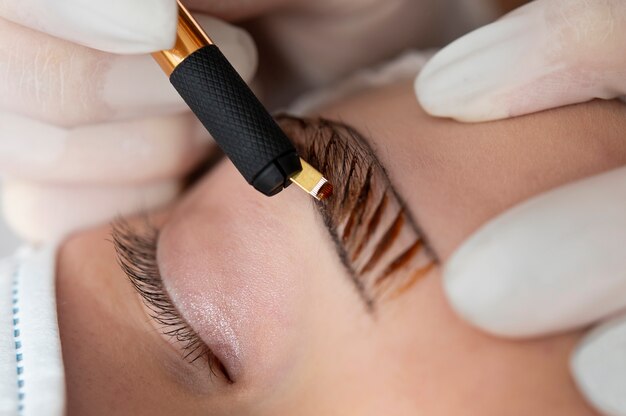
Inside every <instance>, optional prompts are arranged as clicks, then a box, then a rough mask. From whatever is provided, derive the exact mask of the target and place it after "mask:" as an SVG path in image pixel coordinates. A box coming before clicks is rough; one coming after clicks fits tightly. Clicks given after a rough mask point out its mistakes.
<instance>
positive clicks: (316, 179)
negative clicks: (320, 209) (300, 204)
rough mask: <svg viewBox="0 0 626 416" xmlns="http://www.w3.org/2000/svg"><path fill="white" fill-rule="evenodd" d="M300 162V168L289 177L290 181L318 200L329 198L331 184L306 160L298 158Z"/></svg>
mask: <svg viewBox="0 0 626 416" xmlns="http://www.w3.org/2000/svg"><path fill="white" fill-rule="evenodd" d="M300 162H301V163H302V170H301V171H300V172H298V173H296V174H295V175H293V176H292V177H291V178H289V179H291V182H293V183H295V184H296V185H298V186H299V187H300V188H301V189H303V190H304V191H305V192H306V193H308V194H309V195H311V196H312V197H313V198H315V199H317V200H318V201H323V200H324V199H327V198H329V197H330V196H331V195H332V194H333V186H332V184H331V183H330V182H328V180H327V179H326V178H325V177H324V175H322V174H321V173H320V172H318V171H317V169H315V168H314V167H313V166H311V165H309V164H308V163H307V162H306V161H304V160H302V159H300Z"/></svg>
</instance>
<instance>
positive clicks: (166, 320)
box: [112, 219, 233, 384]
mask: <svg viewBox="0 0 626 416" xmlns="http://www.w3.org/2000/svg"><path fill="white" fill-rule="evenodd" d="M158 237H159V230H158V229H157V228H156V227H154V226H153V225H151V224H150V222H149V220H147V219H146V221H145V223H144V226H143V227H131V226H130V225H129V224H128V223H127V222H126V221H124V220H121V219H120V220H117V221H115V222H114V223H113V232H112V238H113V244H114V246H115V252H116V254H117V259H118V263H119V265H120V267H121V268H122V270H123V271H124V273H125V274H126V276H128V279H129V281H130V283H131V285H132V286H133V288H134V289H135V290H136V291H137V293H139V295H140V296H141V298H142V300H143V302H144V304H145V305H146V307H147V308H148V310H149V315H150V317H151V318H152V319H153V320H154V321H155V322H156V323H157V324H158V325H160V330H161V332H162V333H163V334H164V335H165V336H167V337H168V338H169V339H171V340H172V341H173V342H175V343H177V344H178V345H179V347H180V350H181V351H182V355H183V358H184V359H185V360H187V361H188V362H191V363H193V362H196V361H204V362H205V363H206V364H207V365H208V368H209V370H210V373H211V374H212V375H214V376H222V378H223V379H225V380H226V382H228V383H229V384H232V383H233V379H232V378H231V377H230V375H229V373H228V370H227V369H226V367H225V366H224V365H223V364H222V362H221V361H220V360H219V359H218V358H217V357H216V356H215V355H214V354H213V352H212V351H211V349H210V348H209V347H208V346H207V345H206V344H205V343H204V342H203V341H202V339H201V338H200V337H199V336H198V334H197V333H196V332H195V331H194V330H193V329H192V328H191V327H190V326H189V324H188V323H187V322H185V320H184V319H183V317H182V316H181V315H180V313H179V312H178V310H177V309H176V307H175V306H174V304H173V303H172V300H171V299H170V297H169V295H168V294H167V292H166V290H165V287H164V286H163V281H162V279H161V274H160V272H159V268H158V265H157V259H156V252H157V242H158Z"/></svg>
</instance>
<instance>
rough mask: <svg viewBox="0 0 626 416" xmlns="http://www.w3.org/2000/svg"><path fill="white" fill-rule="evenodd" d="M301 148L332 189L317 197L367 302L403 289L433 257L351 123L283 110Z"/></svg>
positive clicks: (288, 129) (289, 130) (287, 128)
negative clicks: (331, 193)
mask: <svg viewBox="0 0 626 416" xmlns="http://www.w3.org/2000/svg"><path fill="white" fill-rule="evenodd" d="M278 120H279V122H281V125H282V126H283V128H284V129H285V131H286V132H287V134H289V135H291V136H292V138H293V139H294V141H295V142H296V147H298V150H299V151H300V154H301V155H302V156H303V157H304V158H305V159H307V160H309V162H310V163H311V164H312V165H314V166H316V167H317V168H318V169H320V170H321V171H322V172H324V173H325V175H326V177H327V178H328V179H329V180H330V181H331V182H332V183H333V185H334V187H335V195H334V197H333V198H330V199H329V200H327V201H323V202H318V203H316V206H317V208H318V209H319V210H320V212H321V214H322V216H323V217H324V223H325V224H326V226H327V228H328V230H329V232H330V234H331V237H332V238H333V240H334V242H335V246H336V247H337V251H338V254H339V257H340V259H341V260H342V262H343V264H344V266H345V267H346V269H347V270H348V273H349V275H350V277H351V278H352V280H353V283H354V284H355V286H356V288H357V290H358V291H359V293H360V295H361V297H362V298H363V300H364V301H365V303H366V305H367V306H368V308H370V309H372V308H373V306H374V304H375V301H376V300H379V299H382V298H391V297H395V296H397V295H399V294H400V293H403V292H404V291H406V289H407V288H408V287H410V286H411V285H412V284H414V283H415V282H417V281H418V280H420V279H421V278H422V277H423V276H424V275H425V274H427V272H428V271H430V270H431V269H432V267H433V266H434V265H436V264H437V263H438V260H437V257H436V256H435V254H434V252H433V251H432V250H431V249H430V247H429V245H428V242H427V241H426V240H425V238H424V234H423V233H421V232H420V229H419V227H418V226H417V223H416V222H415V220H414V219H413V217H412V215H411V213H410V211H409V210H408V209H406V206H405V204H404V202H403V200H402V198H401V197H400V196H399V195H398V193H397V192H396V191H395V189H394V187H393V185H392V183H391V181H390V180H389V177H388V175H387V173H386V171H385V169H384V167H383V166H382V165H381V164H380V162H379V161H378V158H377V156H376V154H375V153H374V151H373V150H372V149H371V147H370V146H369V144H368V143H367V142H366V141H365V139H364V138H363V136H362V135H361V134H360V133H359V132H358V131H357V130H356V129H354V128H352V127H351V126H348V125H346V124H343V123H339V122H334V121H330V120H326V119H322V118H318V119H302V118H297V117H291V116H287V115H282V116H279V117H278Z"/></svg>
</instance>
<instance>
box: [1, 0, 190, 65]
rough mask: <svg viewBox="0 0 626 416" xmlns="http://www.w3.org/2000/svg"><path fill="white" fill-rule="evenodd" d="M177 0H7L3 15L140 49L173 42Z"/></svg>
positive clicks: (71, 36)
mask: <svg viewBox="0 0 626 416" xmlns="http://www.w3.org/2000/svg"><path fill="white" fill-rule="evenodd" d="M177 13H178V8H177V6H176V0H106V1H102V0H55V1H52V2H51V1H49V0H5V1H2V2H0V16H2V17H4V18H6V19H8V20H11V21H14V22H16V23H19V24H21V25H24V26H27V27H30V28H32V29H35V30H38V31H41V32H45V33H48V34H50V35H53V36H56V37H59V38H61V39H66V40H68V41H71V42H74V43H78V44H81V45H85V46H88V47H90V48H95V49H100V50H103V51H108V52H111V53H120V54H138V53H148V52H153V51H156V50H160V49H169V48H171V47H172V46H173V44H174V37H175V32H176V23H177Z"/></svg>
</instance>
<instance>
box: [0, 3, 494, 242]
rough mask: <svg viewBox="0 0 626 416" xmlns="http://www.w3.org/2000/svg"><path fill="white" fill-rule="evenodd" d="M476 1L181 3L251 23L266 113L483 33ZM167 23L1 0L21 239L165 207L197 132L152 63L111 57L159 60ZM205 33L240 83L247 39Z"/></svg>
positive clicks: (165, 6)
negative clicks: (424, 48) (474, 31)
mask: <svg viewBox="0 0 626 416" xmlns="http://www.w3.org/2000/svg"><path fill="white" fill-rule="evenodd" d="M482 1H484V0H469V1H468V0H419V1H417V0H390V1H385V2H379V1H374V0H342V1H336V0H320V1H316V2H307V1H300V0H258V1H254V2H251V1H248V0H231V1H222V0H195V1H193V0H189V1H188V3H189V6H191V8H192V9H193V10H196V11H203V12H206V13H209V14H212V15H217V16H220V17H222V18H228V19H248V20H249V19H252V20H254V23H253V25H252V26H251V27H253V28H254V29H255V33H256V35H258V37H259V39H260V40H261V42H262V44H264V45H266V49H265V50H266V51H268V52H271V55H269V56H267V57H265V59H264V61H265V62H268V61H269V65H268V66H267V68H269V70H270V71H269V72H271V74H270V76H269V77H267V76H266V77H263V81H264V83H263V85H264V87H265V92H266V95H267V96H268V97H269V98H270V100H269V101H270V103H274V104H277V103H281V102H285V100H286V99H288V98H289V97H291V96H293V94H294V93H296V92H297V91H298V90H301V89H303V88H306V87H312V86H317V85H320V84H323V83H326V82H327V81H330V80H332V79H335V78H336V77H339V76H341V75H343V74H344V73H346V72H349V71H352V70H353V69H354V68H356V67H358V66H361V65H365V64H369V63H371V62H375V61H377V60H379V59H381V58H385V57H387V56H389V55H393V54H394V53H396V52H397V51H399V50H402V49H405V48H407V47H409V46H419V45H431V44H435V43H440V42H443V41H446V40H449V39H451V38H453V37H455V36H458V35H460V34H461V33H463V32H464V31H466V30H468V29H469V28H471V27H475V26H476V25H478V24H481V23H484V22H486V21H487V20H488V19H490V18H491V17H492V16H493V15H492V11H491V10H490V8H489V7H488V6H485V4H481V3H482ZM465 3H467V4H465ZM206 19H208V18H206ZM176 21H177V7H176V0H107V1H94V0H55V1H50V0H0V50H2V51H3V53H2V54H0V173H2V174H3V175H4V176H5V177H6V178H8V180H7V181H6V184H5V186H4V194H5V195H4V198H3V200H4V205H5V206H4V211H5V214H6V216H7V217H8V220H9V222H10V223H11V225H12V226H13V227H14V228H16V229H17V231H18V232H19V234H20V235H22V236H23V237H26V238H27V239H29V240H33V241H38V240H42V239H45V240H49V239H54V238H57V237H59V236H61V235H65V234H66V233H67V232H68V231H71V230H74V229H76V228H80V227H83V226H88V225H91V224H94V223H97V222H102V221H106V220H108V219H109V218H110V217H111V216H112V215H115V214H119V213H128V212H132V211H135V210H137V209H138V208H149V207H152V206H154V205H157V204H160V203H163V202H164V201H167V200H169V199H170V198H171V197H172V196H173V195H175V193H176V191H177V181H176V179H177V178H178V177H180V176H181V175H182V174H183V173H184V172H186V171H188V170H189V169H190V167H191V166H193V164H194V162H196V161H197V159H198V157H199V156H201V154H202V149H204V147H205V146H206V141H205V139H206V137H205V136H206V133H205V132H204V130H203V129H202V128H200V127H199V126H198V125H197V123H196V122H194V120H193V116H191V115H190V114H189V113H187V112H186V107H185V106H184V105H183V103H182V100H180V99H179V98H178V96H177V94H176V93H175V92H174V90H173V88H171V87H170V86H169V83H168V82H167V79H166V78H165V76H164V75H163V74H162V73H161V72H160V70H159V68H158V66H157V65H156V64H155V63H154V62H152V60H151V58H149V57H148V56H122V55H111V54H109V53H116V54H137V53H146V52H151V51H154V50H159V49H167V48H170V47H171V46H172V44H173V41H174V36H175V25H176ZM203 22H204V23H207V25H208V27H207V32H208V33H209V34H210V35H211V36H212V37H213V39H214V40H215V41H216V43H217V44H218V45H219V46H220V47H221V48H222V49H223V50H224V51H225V53H226V55H227V56H228V57H229V59H230V60H231V61H232V62H233V64H234V65H235V66H236V67H237V68H238V69H239V70H240V72H242V75H243V76H244V78H246V79H250V78H251V76H252V74H253V73H254V72H255V67H256V55H255V50H254V47H253V46H252V43H251V42H250V38H249V37H248V36H247V35H246V34H245V33H243V32H241V31H238V30H236V29H234V28H232V27H230V26H226V25H224V24H222V23H220V22H217V21H215V20H213V21H211V20H203V19H201V23H203ZM27 27H28V29H27ZM31 29H32V30H31ZM44 33H46V35H44ZM49 35H53V36H54V37H53V36H49ZM78 44H80V45H83V46H78ZM88 47H89V48H95V49H99V50H104V51H106V52H109V53H104V52H97V51H96V50H94V49H89V48H88ZM347 50H348V51H349V53H346V51H347ZM265 73H266V74H267V71H266V72H265ZM273 81H279V82H280V84H281V85H278V84H277V83H276V82H273ZM279 87H280V88H279Z"/></svg>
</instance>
